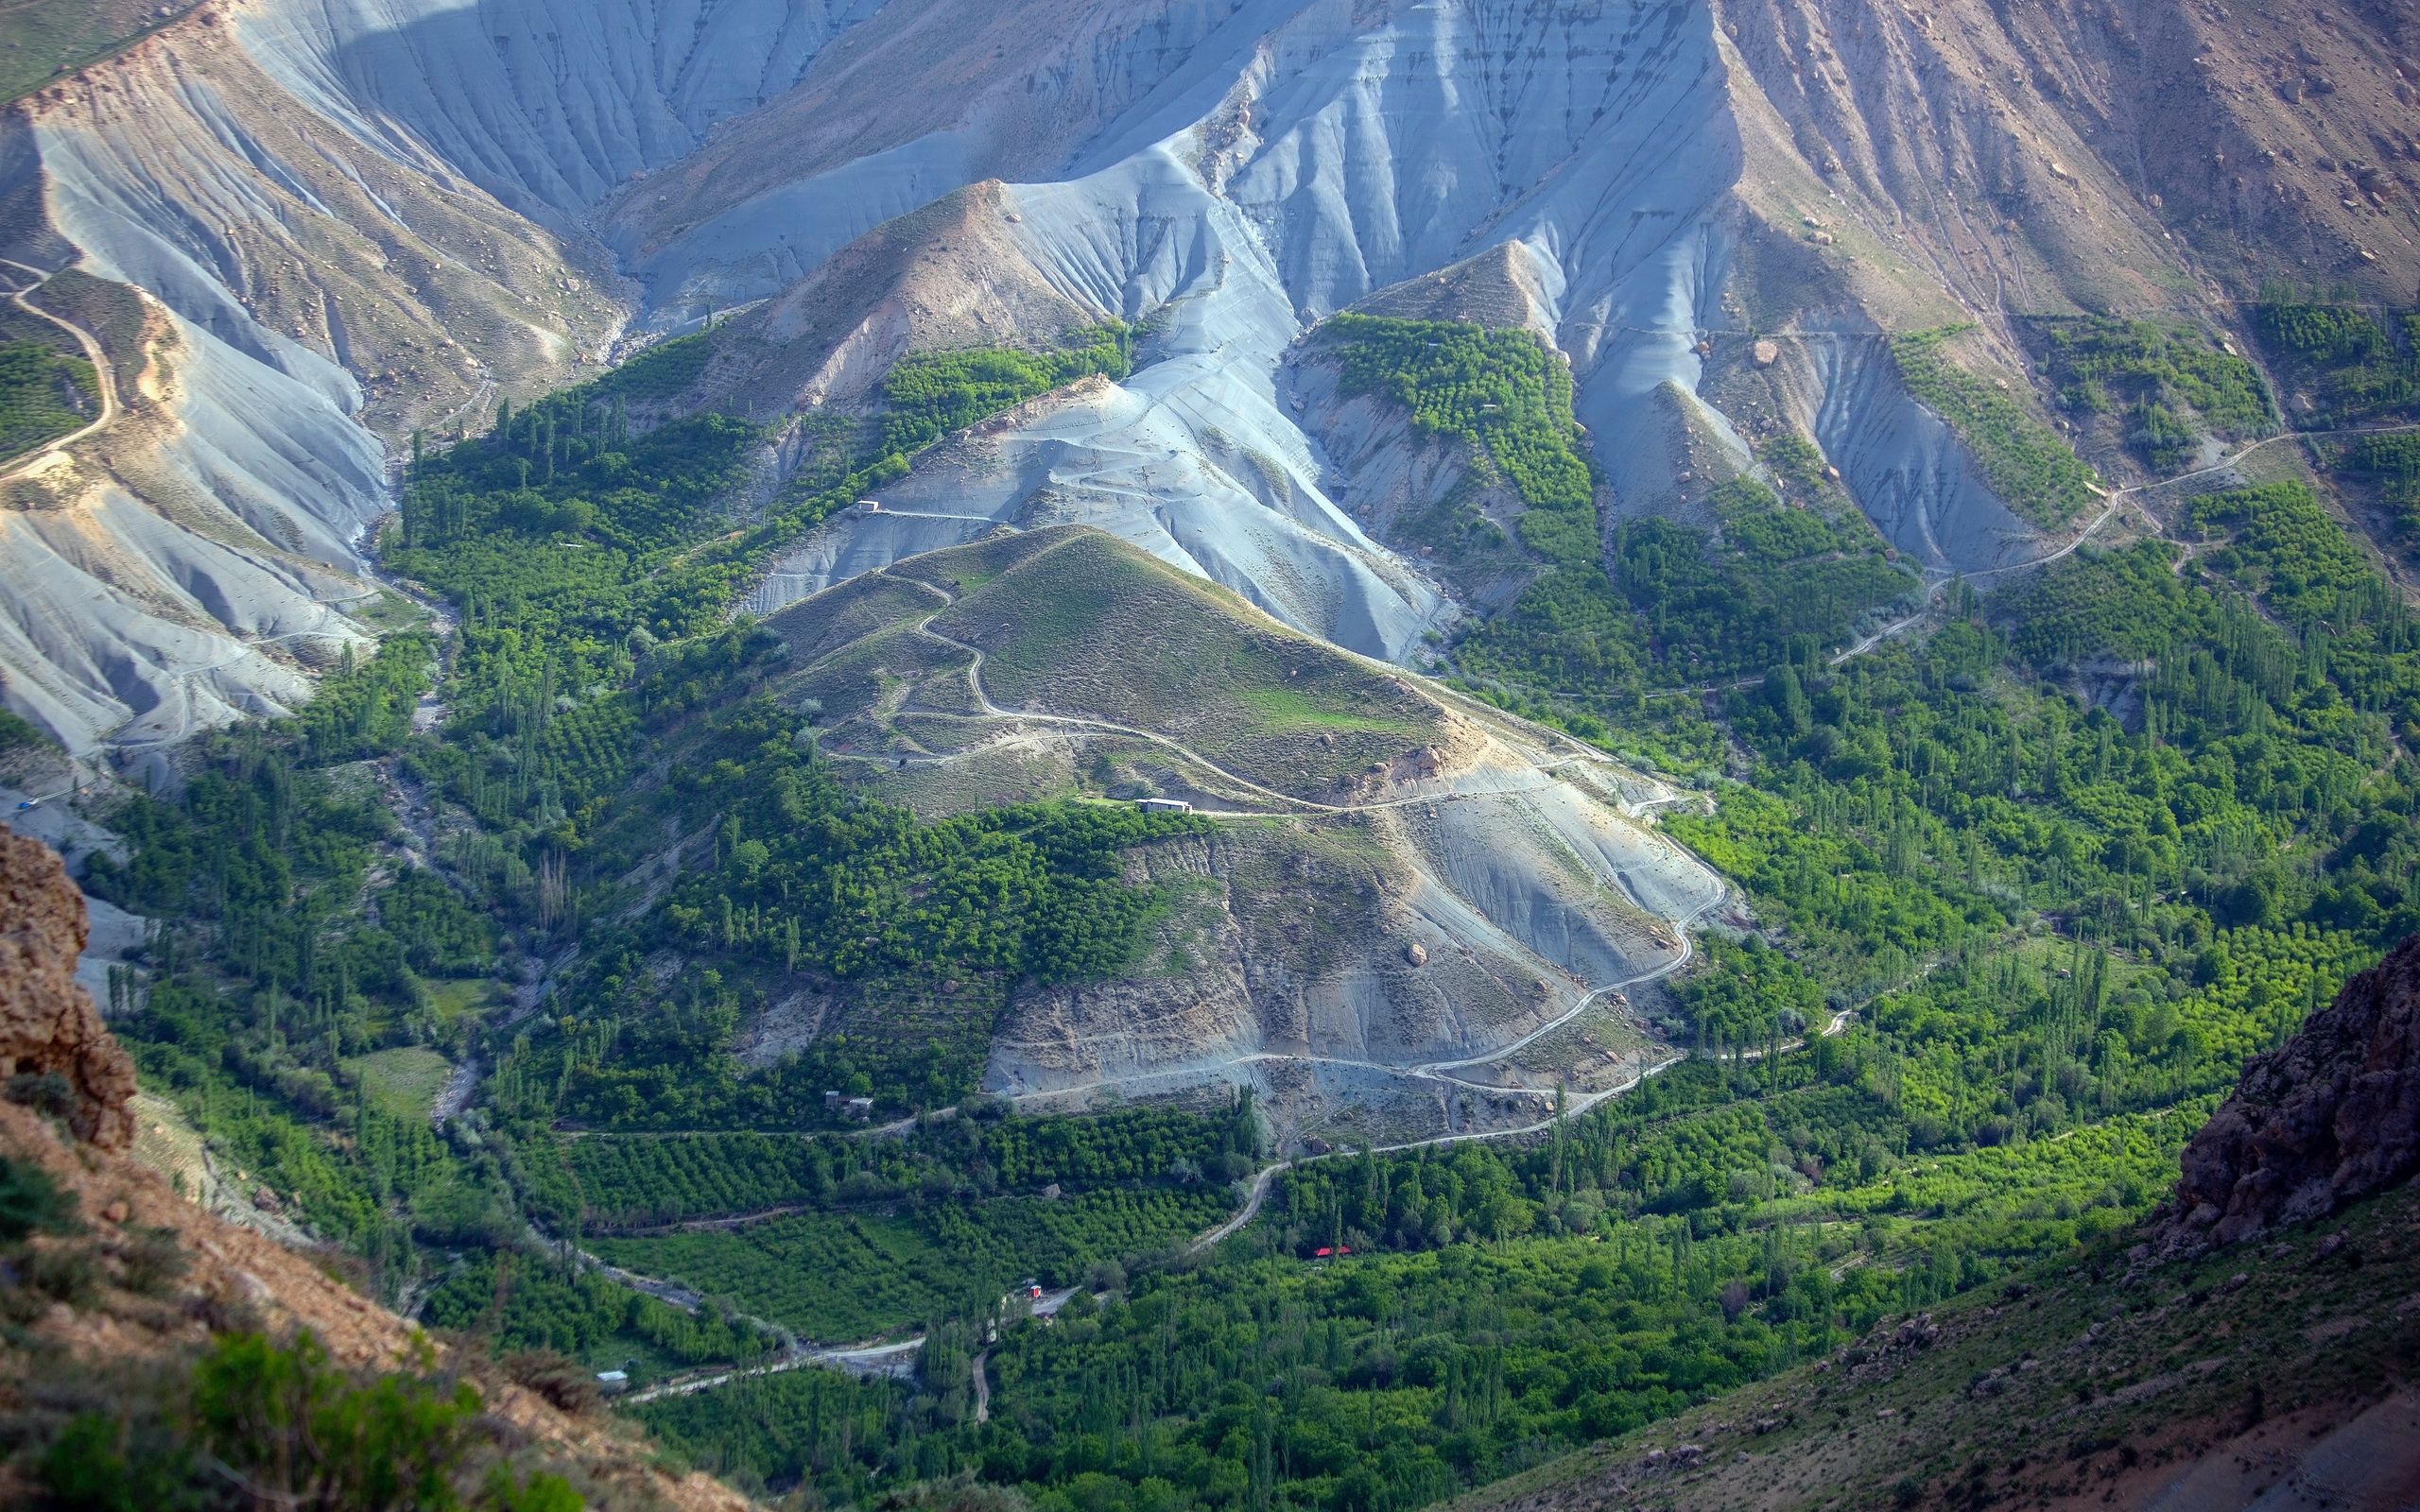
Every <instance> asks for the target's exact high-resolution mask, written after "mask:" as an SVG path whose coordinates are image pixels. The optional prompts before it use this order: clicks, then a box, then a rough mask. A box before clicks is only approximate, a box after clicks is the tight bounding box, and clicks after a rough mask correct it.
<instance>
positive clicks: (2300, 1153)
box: [2154, 935, 2420, 1253]
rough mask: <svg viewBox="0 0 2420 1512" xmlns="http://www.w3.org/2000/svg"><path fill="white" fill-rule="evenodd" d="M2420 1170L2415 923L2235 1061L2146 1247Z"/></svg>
mask: <svg viewBox="0 0 2420 1512" xmlns="http://www.w3.org/2000/svg"><path fill="white" fill-rule="evenodd" d="M2415 1170H2420V935H2415V936H2412V937H2411V938H2410V939H2407V940H2405V941H2404V942H2403V943H2402V944H2400V945H2397V946H2396V947H2395V948H2394V950H2393V951H2391V952H2390V953H2388V954H2387V958H2386V959H2385V960H2383V961H2381V962H2379V963H2378V964H2377V966H2375V967H2373V968H2372V969H2370V970H2369V971H2363V972H2362V973H2361V974H2360V975H2359V976H2356V977H2355V978H2353V979H2352V980H2351V981H2349V982H2347V983H2345V984H2344V990H2343V991H2342V992H2339V993H2338V994H2337V995H2336V1001H2335V1002H2334V1003H2333V1004H2331V1005H2328V1006H2327V1007H2326V1008H2325V1009H2323V1010H2321V1011H2320V1012H2318V1013H2314V1014H2312V1015H2311V1016H2310V1018H2309V1020H2308V1022H2305V1023H2304V1025H2303V1026H2302V1028H2301V1030H2300V1031H2299V1032H2297V1033H2296V1034H2295V1035H2294V1037H2293V1038H2292V1039H2290V1040H2287V1041H2286V1042H2285V1043H2284V1044H2282V1045H2280V1046H2278V1047H2277V1048H2276V1049H2274V1050H2273V1051H2271V1052H2269V1053H2268V1054H2267V1055H2264V1056H2258V1057H2255V1058H2254V1059H2253V1060H2252V1062H2251V1063H2250V1064H2249V1065H2247V1066H2245V1067H2244V1068H2243V1077H2242V1079H2241V1080H2240V1081H2238V1083H2237V1084H2236V1090H2235V1092H2234V1094H2233V1095H2231V1096H2230V1097H2228V1098H2227V1100H2226V1101H2225V1102H2224V1103H2223V1104H2221V1106H2220V1108H2219V1110H2218V1112H2217V1113H2216V1114H2214V1115H2213V1116H2212V1117H2211V1119H2210V1122H2209V1123H2207V1124H2205V1125H2203V1127H2202V1131H2201V1132H2200V1133H2199V1134H2196V1135H2195V1136H2193V1143H2190V1144H2188V1145H2187V1146H2186V1149H2185V1160H2184V1177H2183V1179H2182V1180H2180V1181H2178V1182H2177V1184H2176V1195H2175V1198H2174V1199H2173V1201H2172V1202H2171V1203H2170V1204H2169V1217H2168V1218H2167V1220H2166V1221H2165V1222H2164V1223H2163V1224H2162V1226H2161V1228H2160V1229H2159V1231H2158V1233H2157V1234H2156V1235H2155V1236H2154V1244H2155V1247H2157V1248H2159V1249H2160V1250H2162V1251H2164V1252H2168V1253H2187V1252H2192V1251H2196V1250H2201V1249H2205V1248H2208V1247H2209V1246H2213V1245H2228V1244H2234V1243H2236V1242H2237V1241H2238V1240H2242V1239H2249V1238H2251V1237H2253V1236H2254V1235H2256V1234H2258V1233H2260V1232H2262V1231H2263V1230H2265V1229H2269V1228H2271V1227H2273V1226H2274V1225H2277V1224H2284V1223H2296V1222H2302V1221H2307V1220H2308V1219H2312V1218H2321V1217H2325V1216H2326V1215H2327V1214H2329V1213H2331V1212H2334V1211H2337V1210H2338V1209H2340V1208H2342V1207H2343V1206H2344V1205H2345V1204H2346V1203H2348V1202H2350V1201H2352V1200H2353V1199H2354V1198H2356V1197H2359V1196H2361V1195H2363V1194H2367V1193H2371V1192H2376V1191H2379V1190H2381V1189H2384V1188H2386V1187H2391V1186H2394V1184H2396V1183H2397V1182H2400V1181H2402V1180H2404V1179H2406V1178H2407V1177H2410V1176H2411V1174H2412V1173H2413V1172H2414V1171H2415Z"/></svg>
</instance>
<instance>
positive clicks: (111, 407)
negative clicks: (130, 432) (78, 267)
mask: <svg viewBox="0 0 2420 1512" xmlns="http://www.w3.org/2000/svg"><path fill="white" fill-rule="evenodd" d="M0 267H13V268H15V269H16V270H17V271H18V272H20V273H24V274H26V276H28V277H29V278H31V279H32V280H33V282H32V283H27V284H26V286H25V287H23V288H16V289H10V290H9V303H11V304H13V305H15V306H16V307H17V308H18V309H20V310H23V311H25V312H26V314H27V315H30V316H33V317H34V318H37V319H42V320H47V321H49V322H50V323H51V324H53V325H55V326H57V327H59V329H61V331H64V332H66V333H67V334H68V335H71V336H74V337H75V338H76V344H77V345H78V346H80V347H82V348H83V349H84V360H85V361H87V362H89V363H91V364H92V365H93V375H94V379H95V384H96V386H97V387H99V389H100V391H101V413H100V418H98V419H97V420H95V421H93V422H92V423H91V424H89V425H86V426H84V427H83V428H82V429H80V430H74V431H70V432H68V433H67V434H66V435H64V436H61V437H57V438H53V439H51V440H47V441H44V442H43V443H42V444H41V445H40V446H37V447H35V448H34V449H33V450H32V451H30V452H28V453H26V455H24V456H21V457H19V458H18V459H17V460H16V461H14V462H12V463H10V464H9V468H8V470H7V471H6V472H0V483H7V482H9V481H10V480H12V479H15V478H20V477H23V476H25V475H26V473H27V472H31V471H32V470H33V469H34V468H36V467H38V466H40V465H41V464H42V463H43V462H44V461H46V460H47V459H49V458H50V457H51V456H53V455H56V454H57V453H58V452H60V451H61V449H62V448H65V447H69V446H73V445H75V444H76V443H77V442H78V441H80V440H82V439H83V438H86V437H88V436H92V435H95V434H96V433H98V432H99V431H101V430H102V429H103V428H105V427H106V426H108V425H109V424H110V422H112V421H114V420H116V419H117V373H116V371H115V369H112V368H111V367H110V359H109V353H107V352H103V351H102V350H101V344H100V342H99V341H98V340H96V339H95V337H94V335H93V334H92V333H91V332H89V331H87V330H85V329H84V328H83V327H82V326H80V325H78V324H76V323H75V322H74V321H73V320H69V319H65V318H61V317H60V316H56V315H53V314H51V313H50V312H49V311H48V310H45V309H43V307H42V306H41V305H39V304H36V303H34V302H33V301H30V300H28V299H26V295H28V294H31V293H33V292H34V291H35V290H37V289H39V288H41V287H42V286H43V284H44V283H49V282H50V279H51V275H50V274H48V273H45V272H43V270H42V269H41V268H38V267H33V266H27V265H26V264H24V263H20V262H18V261H16V260H15V259H13V258H8V257H0Z"/></svg>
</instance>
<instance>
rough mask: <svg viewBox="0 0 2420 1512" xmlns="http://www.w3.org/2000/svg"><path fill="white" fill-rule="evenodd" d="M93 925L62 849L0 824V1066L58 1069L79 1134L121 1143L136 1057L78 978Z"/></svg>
mask: <svg viewBox="0 0 2420 1512" xmlns="http://www.w3.org/2000/svg"><path fill="white" fill-rule="evenodd" d="M88 931H89V926H88V925H87V924H86V922H85V919H84V899H83V896H82V894H80V893H78V891H77V890H76V885H75V884H74V883H72V882H70V881H68V880H67V868H66V867H65V866H64V865H63V864H61V861H60V859H59V853H58V852H57V851H53V850H51V849H50V847H48V846H46V845H43V843H42V842H41V841H39V840H29V839H26V837H24V836H23V835H17V834H10V833H7V832H6V831H0V1075H7V1076H9V1078H10V1079H11V1080H12V1081H13V1080H14V1079H15V1078H17V1077H25V1076H31V1077H43V1076H50V1075H57V1076H60V1077H61V1078H63V1079H64V1080H65V1082H66V1084H67V1087H68V1094H69V1095H68V1105H67V1123H68V1126H69V1127H71V1128H73V1129H74V1130H75V1132H76V1135H77V1137H78V1139H82V1140H86V1141H89V1142H90V1143H94V1144H97V1145H99V1146H100V1147H101V1148H103V1149H110V1150H114V1149H123V1148H124V1147H125V1146H126V1145H127V1144H128V1143H130V1142H131V1141H132V1139H133V1137H134V1115H133V1113H132V1112H131V1111H130V1104H131V1102H132V1100H133V1097H134V1062H133V1061H132V1060H130V1059H129V1058H128V1057H127V1054H126V1052H125V1051H124V1050H122V1049H120V1048H119V1047H118V1043H117V1041H116V1040H112V1038H110V1034H109V1031H108V1030H107V1029H105V1028H103V1027H102V1026H101V1016H100V1013H99V1012H98V1010H96V1009H95V1007H94V1006H93V1000H92V998H91V996H90V995H88V994H87V993H86V992H85V991H84V989H83V988H80V987H78V986H77V985H76V959H77V956H78V954H81V953H82V951H83V949H84V940H85V937H86V935H87V933H88Z"/></svg>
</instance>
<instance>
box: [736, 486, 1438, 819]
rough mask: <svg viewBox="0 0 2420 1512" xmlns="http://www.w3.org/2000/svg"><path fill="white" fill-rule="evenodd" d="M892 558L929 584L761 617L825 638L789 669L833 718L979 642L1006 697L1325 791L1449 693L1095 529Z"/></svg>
mask: <svg viewBox="0 0 2420 1512" xmlns="http://www.w3.org/2000/svg"><path fill="white" fill-rule="evenodd" d="M892 573H893V576H895V577H910V578H913V579H915V580H917V581H919V582H921V583H925V584H926V585H929V589H928V590H926V589H919V590H913V591H909V592H907V593H902V592H900V591H899V589H898V587H897V586H896V585H895V584H894V585H893V586H892V587H890V588H888V589H886V588H881V587H873V586H859V585H847V586H843V587H841V588H837V589H834V590H832V591H831V592H829V593H822V594H819V595H817V596H816V597H814V598H811V599H808V600H807V601H806V602H805V603H804V604H802V605H799V606H798V607H797V608H795V609H792V610H785V611H784V612H783V613H781V614H779V615H777V616H775V617H774V619H773V620H772V621H771V622H770V627H771V628H772V629H774V630H775V631H777V632H778V633H781V634H782V635H784V636H785V638H786V639H787V640H788V641H789V642H790V644H792V645H793V646H796V647H811V648H814V650H815V651H820V652H821V655H820V656H818V657H816V659H815V661H814V662H813V664H811V665H810V666H809V667H808V668H807V669H806V671H805V673H804V675H803V677H802V678H801V679H800V682H801V686H802V687H803V688H804V690H805V691H806V692H807V693H808V694H809V695H810V696H814V697H816V698H817V699H818V700H819V703H820V705H821V709H822V711H823V713H824V714H825V716H826V717H827V718H842V717H849V716H853V715H856V714H858V713H865V712H866V711H868V710H870V709H872V708H873V707H874V706H875V704H876V703H877V701H878V700H879V698H880V696H881V694H882V690H883V687H884V685H885V679H899V678H903V677H915V676H921V675H924V674H926V673H929V672H930V671H931V670H932V668H933V666H934V664H935V662H936V659H937V658H939V659H944V660H947V661H948V662H949V664H950V665H951V666H952V667H953V669H958V668H963V667H964V666H966V665H967V664H968V663H970V662H973V660H974V658H973V655H972V654H971V652H970V650H969V649H966V648H972V651H979V652H980V653H981V654H982V662H981V665H980V667H979V668H977V669H976V674H975V675H976V677H977V679H978V680H979V681H980V683H981V686H982V691H983V693H984V694H985V695H986V696H988V697H990V699H991V700H992V701H993V703H994V705H996V706H997V707H998V708H1000V709H1002V710H1004V711H1011V712H1015V713H1037V714H1048V715H1051V716H1055V717H1059V718H1068V719H1080V720H1090V721H1097V722H1098V723H1100V724H1104V725H1113V726H1122V727H1126V728H1128V729H1132V730H1148V731H1150V732H1152V733H1155V734H1159V735H1162V736H1165V737H1166V738H1167V740H1169V741H1170V742H1173V743H1175V744H1176V745H1177V746H1179V747H1183V748H1184V750H1187V751H1190V752H1192V753H1194V754H1195V755H1197V756H1198V757H1200V758H1201V759H1202V760H1205V761H1208V762H1210V763H1213V764H1215V765H1218V766H1219V767H1221V768H1223V769H1224V770H1226V771H1228V772H1231V773H1233V774H1235V775H1236V776H1238V777H1242V778H1244V779H1246V780H1247V781H1249V782H1254V783H1258V784H1260V785H1262V786H1265V787H1269V788H1272V789H1275V790H1277V791H1279V792H1284V793H1288V794H1291V795H1295V796H1298V797H1305V798H1314V799H1317V798H1322V797H1325V798H1333V797H1334V796H1335V793H1336V790H1337V788H1338V786H1339V784H1340V783H1341V782H1347V781H1349V780H1351V779H1353V778H1355V777H1357V776H1359V775H1362V774H1366V773H1367V772H1368V771H1369V770H1370V768H1371V767H1372V766H1373V765H1383V764H1388V763H1392V762H1394V761H1396V760H1397V759H1399V758H1402V757H1404V756H1406V755H1407V754H1408V753H1409V752H1412V751H1414V750H1421V749H1435V748H1436V747H1439V746H1440V745H1441V744H1442V743H1443V742H1444V741H1445V740H1446V739H1447V738H1448V731H1447V723H1446V717H1445V714H1444V712H1443V709H1442V708H1441V707H1440V706H1439V705H1438V704H1437V703H1436V702H1435V701H1434V700H1432V699H1430V698H1429V697H1427V696H1426V695H1424V694H1422V693H1420V692H1418V691H1416V690H1415V689H1414V688H1413V687H1412V686H1411V685H1410V684H1409V682H1408V681H1407V680H1406V679H1402V678H1399V677H1396V676H1392V675H1390V674H1389V673H1387V672H1385V671H1382V670H1380V669H1377V668H1374V667H1372V666H1370V665H1368V664H1366V663H1364V662H1360V661H1358V660H1357V659H1355V658H1353V657H1350V656H1347V655H1345V654H1343V653H1342V652H1340V651H1338V650H1336V649H1335V648H1333V647H1331V646H1328V645H1326V644H1322V643H1321V642H1318V641H1314V640H1312V639H1311V638H1309V637H1308V636H1305V635H1302V634H1300V633H1298V632H1296V631H1293V630H1290V629H1288V628H1286V627H1284V626H1281V625H1279V624H1277V623H1276V622H1275V621H1273V620H1271V619H1270V618H1269V617H1268V616H1266V615H1265V614H1262V613H1261V612H1260V611H1259V610H1255V609H1253V608H1252V607H1251V606H1250V605H1247V604H1245V603H1244V602H1243V601H1242V600H1240V599H1238V598H1236V596H1235V595H1234V594H1233V593H1228V592H1227V591H1226V590H1224V589H1221V588H1219V587H1217V586H1215V585H1213V584H1210V583H1205V582H1203V581H1201V579H1199V578H1196V577H1194V576H1190V575H1188V574H1186V573H1184V572H1182V571H1180V570H1178V569H1177V568H1174V567H1170V566H1168V565H1167V563H1165V562H1162V561H1160V560H1158V559H1157V558H1152V557H1150V556H1149V555H1147V554H1145V553H1144V552H1142V551H1140V550H1137V549H1136V548H1135V547H1133V546H1131V545H1128V544H1127V543H1125V542H1123V541H1118V540H1116V539H1115V538H1114V537H1111V536H1107V535H1103V534H1101V533H1100V532H1098V531H1096V530H1090V529H1085V528H1081V527H1065V528H1057V529H1051V530H1043V531H1034V532H1030V533H1028V534H1024V535H1016V536H1002V537H996V538H994V539H993V540H990V541H977V542H976V543H974V544H972V545H968V546H960V547H956V548H953V549H951V550H947V551H940V552H934V553H931V554H929V555H927V556H925V557H920V558H914V559H912V560H910V561H908V562H905V563H902V564H901V565H900V566H899V567H897V568H894V569H893V570H892ZM918 594H923V595H924V596H923V597H921V598H920V597H918V596H917V595H918ZM919 624H924V625H925V629H924V630H921V631H920V630H917V629H915V627H916V626H918V625H919ZM858 626H862V627H864V633H863V634H862V635H860V636H858V637H857V638H856V639H855V640H850V641H846V642H841V643H840V644H835V643H836V641H838V640H839V636H840V633H841V628H840V627H858ZM808 654H813V652H809V653H808ZM953 676H962V673H959V672H956V671H955V670H954V672H953ZM920 696H924V697H925V698H926V700H927V701H928V702H929V701H932V700H933V699H934V697H935V696H934V695H930V694H924V695H920Z"/></svg>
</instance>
